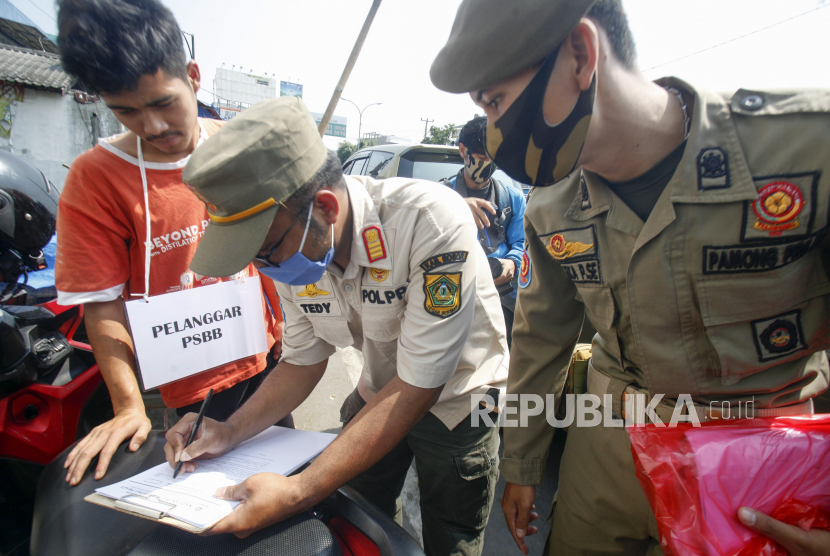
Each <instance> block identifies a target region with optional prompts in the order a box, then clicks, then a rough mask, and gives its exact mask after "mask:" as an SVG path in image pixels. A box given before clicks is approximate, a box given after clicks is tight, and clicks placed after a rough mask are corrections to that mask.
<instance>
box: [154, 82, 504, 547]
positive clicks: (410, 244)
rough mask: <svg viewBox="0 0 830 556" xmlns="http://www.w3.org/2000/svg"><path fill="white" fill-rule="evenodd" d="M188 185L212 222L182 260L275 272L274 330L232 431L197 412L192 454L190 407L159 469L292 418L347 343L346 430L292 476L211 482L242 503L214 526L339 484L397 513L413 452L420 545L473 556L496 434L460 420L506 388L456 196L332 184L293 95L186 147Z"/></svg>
mask: <svg viewBox="0 0 830 556" xmlns="http://www.w3.org/2000/svg"><path fill="white" fill-rule="evenodd" d="M184 181H185V183H187V184H188V185H189V186H190V187H192V188H193V191H194V192H195V193H196V195H197V196H199V197H200V198H201V199H203V201H204V202H205V203H206V205H207V207H208V215H209V217H210V219H211V222H210V224H209V225H208V227H207V230H206V232H205V235H204V237H203V238H202V241H201V243H200V244H199V249H198V250H197V252H196V255H195V256H194V258H193V260H192V262H191V267H192V268H193V270H194V271H195V272H198V273H200V274H204V275H207V276H224V275H227V274H232V273H234V272H236V271H237V270H238V269H239V268H242V267H244V266H245V265H247V264H248V263H249V262H251V260H252V259H253V260H254V261H255V264H257V265H258V266H259V268H260V272H261V273H262V274H264V275H265V276H268V277H270V278H272V279H273V280H275V281H276V282H277V290H278V291H279V292H280V294H281V295H282V298H281V302H282V308H283V311H284V313H285V319H286V327H285V335H284V339H283V352H282V359H281V361H280V363H279V365H278V366H277V368H276V369H275V370H274V371H273V372H272V373H271V375H270V376H269V377H268V378H267V379H266V380H265V381H264V382H263V384H262V386H261V387H260V388H259V390H258V391H257V392H256V393H255V394H254V395H253V397H252V398H251V399H250V400H249V401H248V402H247V403H246V404H245V405H244V406H243V407H242V408H241V409H240V410H239V411H237V413H236V414H234V415H233V416H232V417H231V418H230V419H229V420H228V422H227V424H224V423H217V422H215V421H210V420H206V421H205V424H204V425H203V426H202V427H200V431H201V433H200V437H199V438H198V439H197V440H196V441H195V442H194V443H193V444H191V445H190V446H189V447H188V448H187V451H186V452H184V451H183V449H184V441H185V439H186V438H187V434H188V433H189V431H190V428H191V427H192V425H193V422H194V418H195V415H193V414H191V415H189V416H188V417H185V418H184V419H183V420H182V422H180V423H179V424H177V425H176V426H175V427H174V428H173V429H171V431H169V432H168V434H167V438H168V440H169V443H168V444H167V446H166V448H165V450H166V452H167V457H168V461H170V462H171V465H174V464H175V462H176V461H178V460H179V459H183V460H185V461H188V462H189V460H190V459H192V458H197V457H199V456H202V455H204V454H208V455H216V454H220V453H224V452H225V451H227V450H229V449H231V448H233V447H234V446H236V445H237V444H239V443H240V442H242V441H243V440H245V439H247V438H250V437H251V436H253V435H254V434H256V433H258V432H260V431H261V430H263V429H265V428H266V427H268V426H270V425H271V423H274V422H275V421H274V419H273V418H272V416H277V415H283V414H288V413H289V412H290V411H292V410H293V409H294V408H295V407H296V406H297V405H299V404H300V403H301V402H302V401H303V400H304V399H305V398H306V397H307V396H308V394H309V393H310V392H311V391H312V390H313V388H314V386H315V385H316V384H317V382H318V381H319V380H320V378H321V377H322V374H323V372H324V371H325V369H326V364H327V362H328V358H329V357H330V356H331V355H332V354H333V353H334V352H335V348H336V347H340V348H345V347H348V346H352V345H354V346H355V347H356V348H358V349H360V350H361V351H362V352H363V359H364V366H363V374H362V376H361V378H360V380H359V382H358V385H357V389H356V390H355V391H354V392H353V393H352V394H351V395H350V396H349V397H348V398H347V399H346V400H345V402H344V404H343V406H342V409H341V420H342V421H343V422H344V423H345V426H344V429H343V432H342V433H341V434H340V436H339V437H338V438H337V439H336V440H335V441H334V442H333V443H332V444H331V445H330V446H329V448H327V449H326V450H325V451H324V452H323V453H322V454H321V455H320V456H319V457H318V458H317V459H316V460H315V462H314V463H313V464H312V465H311V466H309V467H308V468H307V469H306V470H305V471H303V472H302V473H300V474H298V475H295V476H292V477H289V478H286V477H281V476H265V475H256V476H254V477H251V478H250V479H248V480H247V481H245V483H243V484H239V485H236V486H235V487H229V488H228V489H227V491H224V490H223V492H221V493H218V495H219V496H220V497H223V498H228V499H237V500H241V499H245V500H246V501H247V503H246V504H244V505H241V506H239V509H237V510H236V511H235V512H234V513H233V515H231V516H229V517H228V518H226V519H225V520H223V521H221V522H220V523H219V524H218V525H217V526H216V527H214V528H213V532H234V533H237V534H248V533H250V532H252V531H255V530H257V529H259V528H261V527H263V526H265V525H267V524H270V523H274V522H276V521H279V520H281V519H284V518H286V517H288V516H290V515H293V514H295V513H297V512H300V511H303V510H305V509H307V508H309V507H310V506H311V505H313V504H314V503H316V502H318V501H320V500H321V499H323V498H324V497H325V496H327V495H328V494H330V493H331V492H332V491H333V490H334V489H336V488H338V487H339V486H341V485H343V484H344V483H346V482H347V481H351V482H350V484H351V486H353V487H354V488H356V489H357V490H358V491H359V492H361V493H362V494H363V495H364V496H366V497H367V498H368V499H369V500H370V501H372V502H374V503H375V504H377V505H378V506H380V507H381V509H383V510H385V511H386V512H387V513H389V514H391V515H393V516H394V517H397V518H398V519H399V521H400V518H401V513H400V501H399V496H400V492H401V488H402V486H403V482H404V478H405V476H406V472H407V470H408V469H409V467H410V465H411V463H412V461H413V458H414V460H415V465H416V468H417V469H418V480H419V486H420V490H421V508H422V513H421V517H422V520H423V525H424V527H423V534H424V544H425V550H426V552H427V554H435V555H441V554H459V555H461V554H463V555H477V554H480V553H481V549H482V546H483V536H484V526H485V525H486V523H487V520H488V517H489V512H490V507H491V505H492V502H493V497H494V492H495V484H496V480H497V479H498V448H499V436H498V428H497V427H495V426H491V427H488V426H484V424H485V422H484V421H483V420H482V421H479V422H478V423H476V422H475V421H474V420H471V418H470V417H471V411H472V408H476V409H477V410H478V408H479V407H480V404H479V402H480V401H481V400H482V399H483V397H484V395H485V394H489V395H490V396H491V397H497V396H498V392H499V391H500V390H502V389H503V388H504V384H505V380H506V377H507V365H508V364H509V361H508V357H507V344H506V337H505V329H504V320H503V318H502V315H501V308H500V307H501V305H500V302H499V298H498V294H497V292H496V288H495V285H494V284H493V280H492V278H491V275H490V267H489V265H488V263H487V259H486V257H485V255H484V252H483V251H482V250H481V249H480V248H479V247H478V243H477V241H476V226H475V223H474V222H473V218H472V215H471V214H470V211H469V210H468V209H467V208H466V204H465V203H464V201H463V199H462V198H461V197H460V196H458V195H455V194H447V191H446V188H445V187H444V186H442V185H440V184H437V183H432V182H424V181H420V180H404V179H395V180H373V179H370V178H364V177H361V178H355V177H353V176H345V177H344V176H343V174H342V171H341V169H340V162H339V161H338V159H337V157H336V155H334V153H332V152H330V151H327V150H326V148H325V147H324V146H323V143H322V141H321V139H320V136H319V134H318V132H317V126H316V125H315V123H314V120H313V119H312V117H311V115H310V114H309V112H308V110H307V109H306V108H305V105H304V104H303V103H302V101H301V100H300V99H298V98H294V97H282V98H280V99H274V100H269V101H264V102H261V103H259V104H257V105H256V106H253V107H251V108H249V109H248V110H246V111H245V112H243V113H242V114H240V115H239V116H237V117H236V118H234V119H233V120H231V121H230V122H228V123H227V124H226V125H225V126H223V127H222V129H221V130H220V131H219V132H217V133H216V135H214V136H213V137H211V139H210V140H208V141H206V142H205V144H204V145H203V146H202V147H200V148H198V149H197V150H196V151H195V152H194V154H193V155H192V157H191V159H190V161H189V162H188V165H187V167H186V168H185V171H184ZM479 413H481V412H479ZM483 413H484V414H485V415H487V414H488V413H487V409H486V408H485V409H484V410H483ZM489 421H490V422H491V423H492V418H489ZM186 465H187V468H188V469H192V468H193V466H195V462H189V463H187V464H186Z"/></svg>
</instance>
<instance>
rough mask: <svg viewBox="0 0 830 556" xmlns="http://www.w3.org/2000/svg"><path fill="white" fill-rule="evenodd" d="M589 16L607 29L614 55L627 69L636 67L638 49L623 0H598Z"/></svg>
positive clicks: (606, 32)
mask: <svg viewBox="0 0 830 556" xmlns="http://www.w3.org/2000/svg"><path fill="white" fill-rule="evenodd" d="M587 17H589V18H591V19H593V20H594V21H596V22H597V23H599V24H600V25H601V26H602V28H603V29H605V34H606V35H608V40H609V41H610V42H611V49H612V50H613V52H614V56H615V57H616V58H617V59H618V60H619V61H620V62H622V64H623V65H624V66H625V67H626V68H627V69H630V70H631V69H634V64H635V63H636V62H637V49H636V47H635V46H634V36H633V35H632V34H631V28H630V27H629V26H628V17H627V16H626V15H625V10H624V9H623V7H622V0H598V1H597V2H596V3H595V4H594V5H593V6H591V9H590V11H588V14H587Z"/></svg>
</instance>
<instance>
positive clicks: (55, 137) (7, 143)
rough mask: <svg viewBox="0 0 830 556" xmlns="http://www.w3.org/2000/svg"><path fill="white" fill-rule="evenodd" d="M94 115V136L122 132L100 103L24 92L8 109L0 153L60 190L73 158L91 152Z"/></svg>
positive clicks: (50, 93) (52, 94)
mask: <svg viewBox="0 0 830 556" xmlns="http://www.w3.org/2000/svg"><path fill="white" fill-rule="evenodd" d="M93 114H97V115H98V130H99V132H98V136H99V137H108V136H110V135H115V134H117V133H121V132H122V131H123V126H121V124H120V123H119V122H118V120H116V119H115V116H114V115H113V114H112V112H111V111H110V110H109V108H107V107H106V105H104V103H103V102H95V103H91V104H79V103H77V102H75V99H74V95H73V94H72V93H71V92H67V93H65V94H63V95H61V94H60V93H55V92H51V91H40V90H36V89H29V88H26V90H25V92H24V93H23V100H22V101H15V102H13V103H12V106H11V117H12V126H11V133H10V137H9V138H8V139H6V138H3V137H0V149H4V150H7V151H11V152H12V153H14V154H16V155H18V156H20V157H21V158H22V159H24V160H25V161H26V162H28V163H29V164H31V165H32V166H34V167H35V168H37V169H38V170H40V171H41V172H43V173H44V175H46V177H47V178H48V179H49V181H50V182H52V183H53V184H54V185H55V186H56V187H58V189H63V182H64V180H65V179H66V174H67V173H68V170H67V169H66V168H65V167H63V164H64V163H65V164H68V165H71V164H72V161H73V160H75V158H76V157H77V156H78V155H80V154H82V153H83V152H84V151H86V150H87V149H89V148H91V147H92V146H93V144H94V142H95V141H96V140H97V138H95V139H94V138H93V136H92V131H91V130H92V126H91V124H92V115H93Z"/></svg>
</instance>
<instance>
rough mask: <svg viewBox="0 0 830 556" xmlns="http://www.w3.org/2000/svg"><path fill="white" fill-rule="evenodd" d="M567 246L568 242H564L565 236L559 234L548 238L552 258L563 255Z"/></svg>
mask: <svg viewBox="0 0 830 556" xmlns="http://www.w3.org/2000/svg"><path fill="white" fill-rule="evenodd" d="M567 244H568V242H567V241H565V236H563V235H561V234H556V235H554V236H553V237H552V238H550V248H551V250H552V251H553V254H554V256H556V255H559V254H561V253H564V252H565V246H566V245H567Z"/></svg>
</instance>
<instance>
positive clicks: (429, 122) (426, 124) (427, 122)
mask: <svg viewBox="0 0 830 556" xmlns="http://www.w3.org/2000/svg"><path fill="white" fill-rule="evenodd" d="M421 121H422V122H426V123H424V137H425V138H426V136H427V126H428V125H429V124H431V123H432V122H434V121H435V120H430V119H426V120H425V119H423V118H421Z"/></svg>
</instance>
